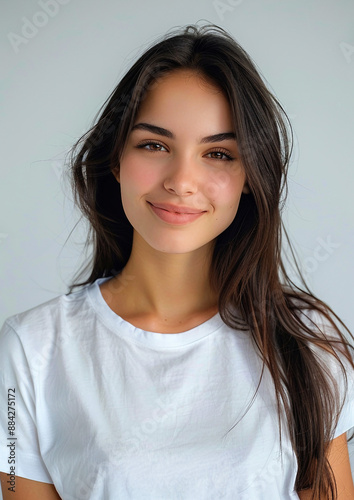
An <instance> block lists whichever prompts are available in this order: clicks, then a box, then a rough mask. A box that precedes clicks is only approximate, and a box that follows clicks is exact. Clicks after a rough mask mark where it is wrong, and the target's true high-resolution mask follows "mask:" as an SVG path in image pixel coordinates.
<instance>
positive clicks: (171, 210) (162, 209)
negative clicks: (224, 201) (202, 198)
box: [148, 201, 205, 225]
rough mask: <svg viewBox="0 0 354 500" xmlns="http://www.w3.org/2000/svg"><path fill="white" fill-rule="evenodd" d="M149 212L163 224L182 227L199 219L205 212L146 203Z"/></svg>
mask: <svg viewBox="0 0 354 500" xmlns="http://www.w3.org/2000/svg"><path fill="white" fill-rule="evenodd" d="M148 204H149V205H150V207H151V210H152V211H153V213H154V214H155V215H157V216H158V217H159V219H161V220H162V221H164V222H167V223H168V224H173V225H183V224H188V223H190V222H193V221H195V220H196V219H199V217H201V216H202V215H203V214H204V213H205V210H198V209H194V208H189V207H179V206H177V205H175V206H174V205H169V204H160V203H159V204H155V205H153V204H152V203H150V202H149V201H148Z"/></svg>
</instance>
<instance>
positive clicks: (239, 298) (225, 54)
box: [69, 25, 354, 499]
mask: <svg viewBox="0 0 354 500" xmlns="http://www.w3.org/2000/svg"><path fill="white" fill-rule="evenodd" d="M180 68H184V69H190V70H193V71H195V72H197V73H198V74H200V75H202V76H204V77H205V78H206V79H208V80H209V81H212V82H213V83H214V84H215V85H216V86H217V87H219V88H220V89H221V90H222V91H223V92H224V94H225V96H226V97H227V99H228V102H229V105H230V109H231V114H232V116H233V121H234V129H235V132H236V137H237V143H238V149H239V151H240V158H241V161H242V164H243V165H244V168H245V172H246V177H247V183H248V186H249V188H250V193H249V194H243V195H242V197H241V201H240V205H239V209H238V212H237V214H236V217H235V219H234V221H233V222H232V224H231V225H230V226H229V227H228V228H227V229H226V230H225V231H224V232H223V233H222V234H220V235H219V236H218V237H217V238H216V241H215V246H214V253H213V259H212V265H211V269H210V280H211V285H212V286H213V287H215V288H216V290H218V294H219V312H220V315H221V317H222V319H223V321H224V322H225V323H226V324H227V325H229V326H230V327H232V328H236V329H240V328H241V329H248V330H249V331H250V332H251V334H252V337H253V340H254V343H255V346H256V348H257V349H258V350H259V353H260V356H261V358H262V360H263V368H264V367H265V366H266V367H267V368H268V369H269V371H270V373H271V375H272V377H273V380H274V385H275V394H276V399H277V405H278V415H279V432H280V438H281V421H280V415H281V412H282V411H283V412H285V415H286V419H287V424H288V428H289V432H290V438H291V442H292V446H293V449H294V451H295V453H296V457H297V461H298V474H297V477H296V484H295V489H296V490H298V491H299V490H301V489H307V488H312V489H313V490H314V494H313V497H312V498H314V499H315V498H318V497H319V495H320V494H321V493H326V494H329V495H330V496H329V498H332V499H335V498H337V493H336V485H335V481H334V477H333V474H332V472H331V468H330V466H329V463H328V462H327V459H326V452H327V451H328V445H329V442H330V441H331V439H333V435H334V430H335V426H336V423H337V421H338V416H339V412H340V410H341V407H342V401H341V400H340V398H339V393H338V391H336V381H335V380H334V377H333V376H331V374H330V373H327V371H326V370H325V367H324V363H323V361H321V360H320V358H319V357H318V355H316V349H317V351H318V350H319V351H322V352H323V353H326V354H327V355H331V356H332V359H334V360H336V362H337V363H338V366H339V367H340V370H341V372H342V373H343V378H344V380H345V382H347V378H346V370H345V366H344V364H343V363H342V360H343V356H344V358H346V359H347V360H348V361H349V362H350V365H351V366H352V367H353V368H354V363H353V359H352V353H351V349H352V347H351V345H350V344H349V343H348V340H347V339H346V336H347V333H348V334H349V336H350V337H351V339H352V338H353V337H352V336H351V334H350V332H349V331H348V330H347V328H346V327H345V325H344V324H343V323H342V322H341V320H340V319H339V318H338V316H337V315H336V314H335V313H334V312H333V311H332V310H331V309H330V307H329V306H328V305H326V304H325V303H324V302H322V301H321V300H319V299H318V298H317V297H315V296H314V295H313V294H312V293H311V292H310V290H309V289H308V287H307V286H306V284H305V282H304V280H303V278H302V276H301V273H300V276H301V279H302V285H301V286H302V287H303V288H300V287H299V286H297V285H295V283H294V282H293V281H292V280H291V279H290V277H289V276H288V274H287V271H286V269H285V265H284V263H283V262H284V261H283V260H282V251H281V249H282V241H281V237H282V235H285V237H286V238H287V234H286V231H285V229H284V227H283V225H282V221H281V210H282V206H283V204H284V200H285V198H286V191H287V184H286V177H287V169H288V165H289V160H290V156H291V150H292V146H291V144H292V130H291V125H290V123H289V120H288V119H287V116H286V114H285V112H284V110H283V108H282V107H281V105H280V104H279V102H278V101H277V99H276V98H275V97H274V96H273V95H272V94H271V92H270V91H269V90H268V88H267V86H266V85H265V83H264V82H263V80H262V78H261V77H260V74H259V73H258V71H257V69H256V67H255V65H254V63H253V62H252V60H251V59H250V57H249V56H248V55H247V53H246V52H245V51H244V50H243V49H242V48H241V47H240V45H238V43H237V42H236V41H235V40H234V39H233V38H232V37H231V36H230V35H229V34H228V33H227V32H226V31H225V30H223V29H222V28H220V27H218V26H215V25H207V26H202V27H198V26H196V25H194V26H187V27H185V28H182V29H178V30H177V31H171V32H169V33H168V34H167V35H165V36H164V37H163V38H162V39H160V40H159V41H157V42H155V43H154V44H153V45H152V46H151V47H150V48H149V49H147V50H146V51H145V52H144V54H143V55H142V56H141V57H140V58H139V59H138V60H137V61H136V62H135V64H134V65H133V66H132V67H131V68H130V69H129V71H128V72H127V73H126V74H125V76H124V77H123V78H122V80H121V81H120V83H119V84H118V85H117V87H116V88H115V89H114V91H113V92H112V94H111V95H110V96H109V98H108V99H107V101H106V102H105V104H104V105H103V107H102V110H101V112H100V114H99V118H98V119H97V121H96V123H95V125H94V126H93V127H92V128H91V129H90V130H89V131H88V132H87V133H86V134H85V135H84V136H83V137H82V138H81V139H79V141H78V142H77V143H76V144H75V145H74V147H73V149H72V153H71V167H72V184H73V190H74V195H75V200H76V202H77V204H78V205H79V206H80V208H81V210H82V212H83V214H84V216H85V217H86V218H87V219H88V221H89V222H90V233H89V235H88V240H87V242H92V243H93V251H94V253H93V258H92V262H90V263H89V266H88V268H89V269H90V275H89V277H88V278H87V279H86V280H85V281H82V282H80V283H76V284H72V285H71V287H70V292H69V293H71V292H72V290H73V288H74V287H76V286H82V285H86V284H89V283H93V282H94V281H95V280H96V279H97V278H100V277H105V276H113V275H114V274H116V273H117V272H119V271H120V270H121V269H123V267H124V266H125V264H126V263H127V261H128V259H129V256H130V252H131V247H132V235H133V228H132V226H131V225H130V223H129V221H128V219H127V218H126V216H125V213H124V210H123V207H122V203H121V196H120V185H119V183H118V182H116V180H115V178H114V176H113V174H112V169H113V168H116V167H117V166H119V160H120V157H121V154H122V151H123V148H124V145H125V143H126V140H127V137H128V135H129V133H130V131H131V128H132V126H133V125H134V120H135V118H136V116H137V112H138V110H139V106H140V103H141V102H142V101H143V99H144V98H145V96H146V92H147V90H148V89H149V88H150V86H151V85H152V84H153V82H154V81H156V80H157V79H158V78H159V77H161V76H162V75H165V74H167V73H169V72H171V71H174V70H177V69H180ZM287 239H288V238H287ZM289 244H290V242H289ZM290 248H291V245H290ZM295 262H296V261H295ZM86 270H87V268H86ZM298 270H299V268H298ZM82 272H84V271H82ZM234 311H237V315H236V314H235V312H234ZM309 311H315V312H317V313H318V314H319V316H318V317H319V318H320V319H321V318H322V320H325V321H327V325H329V327H330V331H331V332H332V336H331V337H330V336H329V333H328V328H327V329H326V331H325V329H324V328H322V329H321V328H320V325H319V323H318V322H316V321H313V319H312V320H311V318H310V316H311V315H310V314H309ZM343 328H344V329H345V330H346V332H347V333H346V334H344V333H342V331H341V330H342V329H343ZM343 331H344V330H343ZM348 339H349V337H348ZM314 348H315V349H314ZM262 373H263V372H262Z"/></svg>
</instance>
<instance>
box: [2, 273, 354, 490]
mask: <svg viewBox="0 0 354 500" xmlns="http://www.w3.org/2000/svg"><path fill="white" fill-rule="evenodd" d="M107 279H108V278H101V279H99V280H97V281H96V282H95V283H94V284H92V285H87V286H85V287H83V288H81V289H80V290H78V291H76V292H74V293H72V294H70V295H63V296H60V297H57V298H55V299H53V300H51V301H49V302H47V303H45V304H42V305H40V306H37V307H35V308H33V309H31V310H29V311H26V312H24V313H20V314H17V315H15V316H12V317H11V318H9V319H8V320H7V321H6V322H5V324H4V326H3V328H2V330H1V333H0V366H1V395H0V399H1V400H0V405H1V408H2V411H1V413H0V415H1V425H0V441H1V444H2V446H1V448H0V470H1V471H3V472H8V471H9V465H8V451H7V449H6V443H7V442H8V441H7V438H8V437H9V436H8V432H7V419H6V412H5V411H4V409H5V408H6V407H7V391H8V389H9V388H15V391H16V437H17V441H16V474H17V475H18V476H22V477H25V478H29V479H33V480H36V481H44V482H48V483H54V485H55V487H56V489H57V491H58V493H59V495H60V496H61V498H62V499H63V500H102V499H118V498H119V500H128V499H129V500H143V499H149V500H151V499H154V500H166V499H169V500H177V499H183V500H195V499H196V498H198V499H199V500H204V499H205V500H207V499H210V500H215V499H216V498H218V499H225V500H235V499H237V500H246V499H247V500H249V499H252V500H258V499H259V500H267V499H269V500H287V499H297V498H298V495H297V494H296V492H295V491H294V481H295V477H296V472H297V463H296V458H295V455H294V453H293V450H292V448H291V445H290V441H289V439H288V434H287V430H286V426H285V420H283V423H284V426H282V428H283V434H282V450H280V441H279V432H278V419H277V408H276V402H275V394H274V386H273V383H272V380H271V377H270V375H269V373H268V371H265V373H264V377H263V380H262V383H261V385H260V387H259V390H258V393H257V394H256V395H255V392H256V388H257V385H258V382H259V378H260V374H261V369H262V362H261V360H260V357H259V355H258V354H257V352H256V350H255V348H254V346H253V343H252V341H251V338H250V335H249V334H248V332H241V331H236V330H233V329H230V328H229V327H227V326H226V325H225V324H224V323H223V321H222V320H221V318H220V316H219V314H217V315H215V316H214V317H212V318H211V319H209V320H208V321H206V322H205V323H203V324H201V325H200V326H198V327H196V328H193V329H191V330H189V331H186V332H182V333H178V334H161V333H155V332H147V331H143V330H141V329H139V328H136V327H134V326H133V325H131V324H130V323H128V322H126V321H125V320H123V319H122V318H120V317H119V316H118V315H117V314H115V313H114V312H113V311H112V310H111V309H110V308H109V307H108V305H107V304H106V302H105V300H104V299H103V297H102V295H101V292H100V289H99V284H100V283H102V282H104V281H105V280H107ZM353 394H354V389H353V377H352V375H351V378H350V392H349V393H348V398H347V400H346V403H345V406H344V408H343V410H342V414H341V419H340V421H339V424H338V426H337V428H336V432H335V437H336V436H338V435H340V434H342V433H343V432H345V431H347V430H348V429H349V428H351V427H353V426H354V402H353V400H354V397H353ZM234 424H236V425H234ZM228 431H229V432H228ZM281 451H282V453H281Z"/></svg>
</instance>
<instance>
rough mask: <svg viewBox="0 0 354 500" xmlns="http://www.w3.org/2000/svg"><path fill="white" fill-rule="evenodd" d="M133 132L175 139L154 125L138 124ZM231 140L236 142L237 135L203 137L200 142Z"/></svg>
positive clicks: (168, 131) (167, 131)
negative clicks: (140, 131)
mask: <svg viewBox="0 0 354 500" xmlns="http://www.w3.org/2000/svg"><path fill="white" fill-rule="evenodd" d="M133 130H148V131H149V132H153V133H154V134H157V135H162V136H164V137H168V138H170V139H175V136H174V134H173V133H172V132H171V131H170V130H166V129H165V128H162V127H158V126H157V125H152V124H151V123H143V122H142V123H137V124H136V125H134V127H133V128H132V131H133ZM229 139H234V140H236V134H235V133H234V132H222V133H220V134H214V135H208V136H207V137H203V138H202V139H201V140H200V144H204V143H206V142H221V141H227V140H229Z"/></svg>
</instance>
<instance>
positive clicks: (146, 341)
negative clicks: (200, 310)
mask: <svg viewBox="0 0 354 500" xmlns="http://www.w3.org/2000/svg"><path fill="white" fill-rule="evenodd" d="M108 279H109V277H107V279H106V278H105V277H103V278H98V279H97V280H96V281H95V282H94V283H92V284H91V286H89V287H87V289H86V296H87V298H88V300H89V304H90V307H91V309H92V310H93V311H94V312H95V314H96V316H97V317H98V318H99V320H100V322H101V323H102V324H103V325H104V326H105V327H106V328H108V329H109V330H110V331H111V332H112V333H113V334H114V335H118V336H119V337H120V338H122V339H124V340H126V341H127V342H132V343H134V344H135V345H140V346H145V347H150V348H156V347H159V348H161V347H162V348H167V349H173V348H178V347H184V346H188V345H191V344H193V343H195V342H198V341H199V340H202V339H204V338H206V337H208V336H209V335H211V334H213V333H215V332H217V331H218V330H220V328H222V326H223V325H224V323H223V321H222V319H221V317H220V314H219V312H217V313H216V314H215V315H214V316H212V317H211V318H209V319H208V320H206V321H205V322H203V323H201V324H200V325H197V326H196V327H193V328H191V329H189V330H185V331H183V332H179V333H161V332H151V331H148V330H144V329H142V328H138V327H136V326H134V325H133V324H131V323H129V322H128V321H126V320H124V319H123V318H121V317H120V316H119V315H118V314H116V313H115V312H114V311H113V310H112V309H110V308H109V306H108V304H107V303H106V302H105V300H104V298H103V296H102V294H101V292H100V288H99V284H100V283H101V282H104V281H106V280H108ZM95 296H96V298H97V301H96V300H95ZM107 308H108V309H109V310H107ZM113 315H114V316H113ZM209 322H210V323H212V324H213V323H215V324H214V325H213V326H212V325H210V329H208V331H207V332H203V334H202V335H201V334H200V333H201V332H197V331H196V330H198V329H200V328H201V327H202V328H203V329H206V328H207V326H206V324H207V323H209ZM114 323H117V325H116V326H117V327H119V326H121V327H123V328H125V330H127V329H128V330H129V331H130V333H132V336H131V337H129V336H128V335H122V334H120V332H119V331H117V330H116V328H114ZM193 330H195V331H194V332H193ZM196 333H199V335H197V336H196V338H192V339H189V341H188V338H187V337H188V335H190V337H194V335H193V334H196ZM138 334H139V335H141V340H140V339H138V338H136V336H137V335H138ZM165 336H168V337H165ZM171 336H172V337H171ZM174 336H176V337H174ZM148 337H149V338H148ZM163 339H165V340H163Z"/></svg>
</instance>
